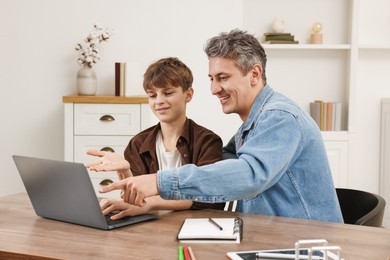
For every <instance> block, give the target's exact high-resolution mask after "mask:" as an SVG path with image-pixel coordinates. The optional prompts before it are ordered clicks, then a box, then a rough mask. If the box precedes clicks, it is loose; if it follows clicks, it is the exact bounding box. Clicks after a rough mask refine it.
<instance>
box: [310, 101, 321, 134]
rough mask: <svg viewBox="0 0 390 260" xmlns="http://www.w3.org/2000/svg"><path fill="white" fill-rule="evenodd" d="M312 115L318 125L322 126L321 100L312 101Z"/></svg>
mask: <svg viewBox="0 0 390 260" xmlns="http://www.w3.org/2000/svg"><path fill="white" fill-rule="evenodd" d="M310 115H311V117H312V118H313V119H314V121H315V122H316V124H317V125H318V128H320V126H321V104H320V103H319V102H310Z"/></svg>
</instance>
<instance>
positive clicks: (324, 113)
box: [310, 100, 341, 131]
mask: <svg viewBox="0 0 390 260" xmlns="http://www.w3.org/2000/svg"><path fill="white" fill-rule="evenodd" d="M310 115H311V117H312V118H313V119H314V121H315V122H316V123H317V125H318V126H319V128H320V130H321V131H340V130H341V102H340V101H336V102H324V101H322V100H315V101H314V102H310Z"/></svg>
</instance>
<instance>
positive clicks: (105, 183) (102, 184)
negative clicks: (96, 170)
mask: <svg viewBox="0 0 390 260" xmlns="http://www.w3.org/2000/svg"><path fill="white" fill-rule="evenodd" d="M111 183H113V181H112V180H110V179H104V180H102V181H101V182H100V183H99V184H100V185H101V186H107V185H109V184H111Z"/></svg>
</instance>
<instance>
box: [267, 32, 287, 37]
mask: <svg viewBox="0 0 390 260" xmlns="http://www.w3.org/2000/svg"><path fill="white" fill-rule="evenodd" d="M288 35H291V33H272V32H266V33H264V36H265V37H267V36H288Z"/></svg>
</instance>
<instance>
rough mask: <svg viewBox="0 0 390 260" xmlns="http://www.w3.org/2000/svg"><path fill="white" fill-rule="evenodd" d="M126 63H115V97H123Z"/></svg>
mask: <svg viewBox="0 0 390 260" xmlns="http://www.w3.org/2000/svg"><path fill="white" fill-rule="evenodd" d="M125 86H126V63H125V62H115V96H125Z"/></svg>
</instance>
